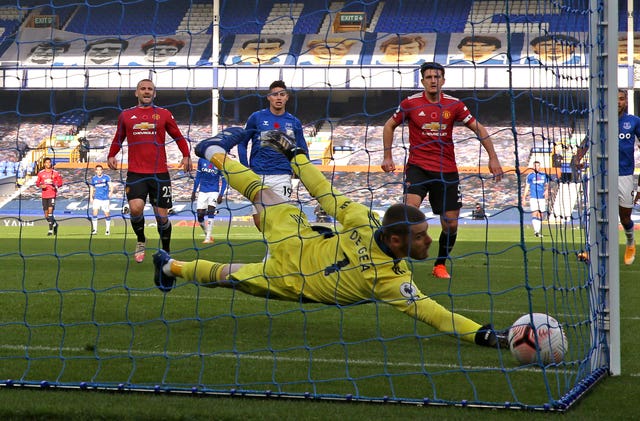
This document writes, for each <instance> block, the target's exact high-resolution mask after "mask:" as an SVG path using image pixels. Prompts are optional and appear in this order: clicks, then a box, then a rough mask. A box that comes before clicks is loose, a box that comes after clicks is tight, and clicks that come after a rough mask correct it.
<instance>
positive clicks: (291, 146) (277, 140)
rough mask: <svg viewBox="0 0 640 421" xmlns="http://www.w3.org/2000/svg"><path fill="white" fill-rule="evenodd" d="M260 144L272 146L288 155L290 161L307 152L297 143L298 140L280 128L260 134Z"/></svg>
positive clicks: (266, 146)
mask: <svg viewBox="0 0 640 421" xmlns="http://www.w3.org/2000/svg"><path fill="white" fill-rule="evenodd" d="M260 146H262V147H265V148H271V149H273V150H275V151H276V152H280V153H281V154H283V155H284V156H286V157H287V159H288V160H289V161H291V160H292V159H293V157H294V156H296V155H298V154H300V153H306V151H305V150H304V149H302V148H299V147H298V145H297V144H296V140H295V139H293V138H292V137H290V136H288V135H287V134H286V133H283V132H281V131H280V130H267V131H266V132H262V133H261V134H260Z"/></svg>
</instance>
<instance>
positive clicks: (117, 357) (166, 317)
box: [0, 221, 640, 413]
mask: <svg viewBox="0 0 640 421" xmlns="http://www.w3.org/2000/svg"><path fill="white" fill-rule="evenodd" d="M101 224H102V222H101ZM102 229H103V226H102V225H101V230H102ZM3 231H4V232H3V234H4V235H3V237H4V240H3V241H2V242H1V244H0V261H1V262H2V267H3V270H4V281H3V282H2V286H0V296H1V297H2V302H3V304H2V306H1V308H0V335H1V336H0V337H1V338H2V339H1V340H0V379H14V380H21V381H27V382H29V381H33V382H36V383H37V382H39V381H40V380H42V379H47V380H49V381H51V382H56V383H59V384H77V383H79V382H87V383H89V384H93V383H97V384H111V385H117V384H120V383H125V384H136V385H143V386H148V387H153V386H154V385H166V386H167V387H173V388H178V389H179V388H186V389H189V388H191V386H194V385H195V386H199V387H204V388H212V389H214V390H230V389H234V388H236V389H240V388H244V389H247V390H256V391H265V390H270V391H273V392H282V393H287V394H294V395H296V394H304V393H305V392H310V393H312V394H336V395H349V394H350V395H354V396H363V397H375V396H389V397H405V398H415V399H422V398H423V397H429V398H430V399H432V400H434V399H435V400H443V401H450V400H451V401H458V400H468V401H472V402H473V401H478V402H481V401H486V402H505V401H510V402H516V401H518V402H522V403H525V404H536V403H539V402H546V401H548V400H549V399H557V398H559V397H560V396H561V395H562V393H563V392H564V391H565V388H566V387H567V386H568V385H570V384H572V382H573V381H574V380H575V376H576V370H577V369H578V365H579V362H580V361H579V358H580V357H581V356H582V355H583V354H584V353H585V349H584V347H585V346H586V344H585V342H584V341H585V338H583V337H580V335H581V334H582V333H583V332H584V331H583V330H582V329H580V328H579V327H577V328H576V329H574V330H571V329H569V330H568V331H567V334H568V336H569V342H570V344H569V349H570V351H569V355H568V360H569V361H572V363H571V364H568V365H566V366H563V367H561V368H559V369H553V370H550V371H548V372H547V373H546V374H547V376H546V377H545V376H543V374H542V371H541V370H540V369H537V368H530V369H521V368H519V367H518V365H517V363H516V362H515V360H514V359H513V357H512V356H511V354H510V353H509V352H508V351H496V350H492V349H486V348H481V347H477V346H474V345H470V344H466V343H460V342H459V341H457V340H456V339H455V338H451V337H449V336H446V335H442V334H440V333H438V332H436V331H435V330H434V329H432V328H430V327H429V326H425V325H422V324H417V323H414V322H413V321H412V320H411V319H410V318H408V317H406V316H404V315H402V314H400V313H398V312H397V311H395V310H393V309H392V308H391V307H390V306H387V305H384V304H382V303H379V304H367V305H359V306H348V307H342V308H339V307H334V306H325V305H318V304H302V303H296V302H281V301H273V300H269V301H267V300H264V299H262V298H257V297H250V296H247V295H244V294H242V293H234V291H230V290H222V289H209V288H203V287H197V286H195V285H193V284H190V283H184V282H182V283H179V285H178V287H177V288H176V289H175V290H174V291H172V292H170V293H169V294H166V295H165V294H162V293H161V292H159V291H158V290H157V289H155V287H154V285H153V281H152V277H153V265H152V262H151V254H152V252H153V250H154V249H155V247H157V244H158V238H157V233H156V231H155V228H153V227H148V228H147V235H148V237H149V239H148V246H149V250H148V254H147V259H146V260H145V262H144V263H142V264H136V263H135V262H134V261H133V258H132V251H133V247H134V244H135V237H133V236H132V233H131V231H130V228H125V226H124V225H123V224H122V223H121V221H116V223H115V224H114V227H113V229H112V232H111V236H109V237H106V236H104V235H101V234H100V235H97V236H93V237H90V236H89V235H88V230H87V228H86V226H77V225H70V224H68V225H67V224H64V223H63V224H62V225H61V229H60V235H59V236H58V237H57V238H51V237H46V228H45V227H44V226H40V227H38V226H35V227H28V229H27V228H25V227H22V228H21V227H4V228H3ZM101 232H102V231H101ZM200 234H201V233H200V230H199V228H198V229H196V230H194V229H193V228H190V227H189V228H188V227H179V226H174V231H173V242H172V250H173V255H174V257H176V258H178V259H181V260H190V259H193V258H205V259H208V260H215V261H222V262H227V261H230V260H232V261H234V262H255V261H259V260H260V259H262V257H263V256H264V245H263V243H262V241H261V240H260V235H259V233H258V232H257V231H256V230H255V228H253V227H249V226H246V227H236V226H233V227H228V226H227V225H226V224H222V223H221V224H218V226H216V228H215V230H214V234H215V238H216V243H215V244H213V245H203V244H202V243H201V242H202V238H201V236H200ZM430 234H431V235H432V236H433V237H434V238H436V239H437V235H438V229H437V227H436V228H435V229H434V228H431V230H430ZM522 238H524V242H521V241H520V239H521V234H520V231H519V229H518V228H517V227H502V226H499V227H491V228H490V230H489V231H486V230H485V229H484V228H482V227H479V226H474V227H471V226H468V227H461V230H460V233H459V237H458V243H457V244H456V248H455V250H454V256H455V259H454V261H453V266H452V274H453V276H454V278H453V281H452V282H448V281H443V280H437V279H435V278H433V277H432V276H431V275H430V270H431V267H432V261H427V262H419V263H416V264H415V265H414V266H415V267H414V271H415V273H416V277H415V280H416V283H417V285H418V287H419V288H420V289H421V290H423V291H424V292H426V293H428V294H430V295H431V296H432V297H433V298H434V299H436V300H437V301H438V302H440V303H441V304H443V305H445V306H446V307H448V308H452V309H454V310H455V311H457V312H459V313H461V314H464V315H467V316H469V317H471V318H472V319H474V320H477V321H478V322H480V323H486V322H492V323H494V325H495V326H496V327H498V328H504V327H507V326H508V325H510V324H511V323H512V322H513V321H514V320H515V319H516V318H517V317H519V316H520V315H521V314H524V313H526V312H528V311H529V305H531V306H532V307H531V308H532V309H533V310H534V311H540V312H548V313H550V314H552V315H554V316H555V314H553V313H554V311H558V312H560V311H561V312H563V313H567V314H568V313H573V314H575V320H581V319H583V318H584V312H585V311H586V308H587V307H586V303H584V302H581V300H584V299H585V297H586V294H585V293H584V292H582V291H580V285H579V280H580V278H581V277H583V276H584V271H585V270H586V265H584V263H581V262H579V261H577V259H576V258H575V253H574V252H573V250H572V249H571V248H568V249H567V248H566V247H554V244H553V242H552V241H551V239H550V238H549V239H548V238H545V240H544V241H543V242H540V240H539V239H535V237H533V236H532V235H531V233H530V232H527V231H525V233H524V236H523V237H522ZM514 240H515V241H514ZM431 252H432V255H433V254H434V253H435V244H434V246H432V250H431ZM554 268H555V269H554ZM634 273H635V274H636V275H637V271H636V270H635V269H634V267H633V266H631V267H623V268H621V278H622V279H621V283H622V288H623V289H624V288H625V285H627V288H630V286H631V285H630V283H631V278H632V277H633V274H634ZM525 279H527V280H528V283H527V284H525V282H524V280H525ZM633 289H635V290H636V291H634V292H630V293H628V294H627V291H626V290H625V292H624V294H623V303H622V304H623V309H624V308H625V307H624V306H625V305H628V306H630V307H631V308H633V311H634V312H635V313H633V314H632V315H628V314H627V315H625V313H623V323H622V327H623V328H624V326H625V325H628V324H629V323H631V321H632V320H634V318H635V320H637V317H638V311H637V310H636V309H637V308H638V306H634V305H633V301H632V302H628V300H631V299H635V300H636V301H635V302H636V303H637V302H638V300H640V298H638V292H637V288H633ZM625 316H626V317H625ZM623 332H624V330H623ZM627 341H632V343H633V344H636V345H637V340H636V339H629V338H626V337H625V335H624V333H623V343H627ZM25 345H26V347H25ZM623 349H624V348H623ZM624 363H626V364H625V366H623V367H624V370H625V371H630V372H631V373H636V377H635V378H634V377H631V379H637V373H638V372H639V371H640V370H638V364H637V363H636V362H635V361H631V360H630V359H626V360H623V364H624ZM425 372H427V373H428V375H425V374H424V373H425ZM612 380H613V379H612ZM609 381H611V380H609ZM604 383H605V384H606V382H604ZM599 387H601V386H598V387H597V388H596V390H597V389H598V388H599ZM11 393H15V392H13V391H12V392H11ZM74 393H78V394H81V393H82V392H74ZM594 394H596V395H597V394H598V392H597V391H596V392H595V393H594ZM105 399H108V398H105ZM146 399H147V398H140V401H141V402H143V401H145V400H146ZM257 405H260V404H259V403H258V404H257ZM0 413H1V412H0Z"/></svg>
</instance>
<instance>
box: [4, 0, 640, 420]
mask: <svg viewBox="0 0 640 421" xmlns="http://www.w3.org/2000/svg"><path fill="white" fill-rule="evenodd" d="M5 3H6V2H5ZM608 3H617V2H608ZM617 19H618V10H617V5H614V6H611V5H608V4H607V2H604V1H595V0H594V1H587V0H573V1H569V0H566V1H551V0H547V1H543V0H539V1H524V0H523V1H518V0H509V1H504V2H502V1H481V0H475V1H472V0H451V1H448V2H433V1H426V0H413V1H348V2H339V1H324V0H313V1H297V2H296V1H288V0H282V1H280V2H278V1H275V0H268V1H262V0H261V1H257V0H233V1H226V0H222V1H218V0H215V1H213V3H212V2H211V1H200V0H183V1H182V0H181V1H170V2H168V1H161V0H156V1H154V0H144V1H138V2H133V1H126V0H122V1H120V2H113V1H102V0H92V1H88V2H81V3H79V2H71V1H68V2H67V1H61V2H51V3H46V4H41V3H38V2H23V1H20V2H17V3H16V4H11V5H7V6H0V27H2V29H3V32H2V35H1V36H2V38H1V39H0V63H1V65H0V84H1V85H2V86H1V87H2V91H3V96H4V97H5V98H6V100H4V101H3V102H4V104H3V105H2V109H1V111H0V112H1V114H2V119H1V120H2V122H1V123H0V188H1V189H2V190H1V191H0V194H1V195H2V196H0V199H1V200H2V202H1V203H0V219H1V220H2V224H3V230H4V231H5V233H6V234H3V237H5V239H4V240H3V241H2V244H1V245H0V262H2V267H3V268H4V270H5V271H6V272H8V273H6V276H5V277H4V280H3V282H2V284H1V286H0V296H2V301H3V305H2V310H0V338H1V339H0V361H2V363H1V364H0V384H2V385H4V386H17V385H19V386H33V387H65V388H80V389H84V388H92V389H104V390H132V391H133V390H139V391H163V392H164V391H166V392H170V391H175V392H188V393H194V394H220V395H229V396H262V397H292V398H305V399H317V400H322V399H326V400H352V401H369V402H380V403H383V402H396V403H398V402H402V403H413V404H447V405H463V406H491V407H502V408H506V407H508V408H514V407H516V408H528V409H543V410H560V411H562V410H566V409H568V408H569V407H570V406H571V405H572V404H573V403H574V402H575V401H576V400H577V399H578V398H580V397H581V396H582V395H583V394H584V393H585V392H586V391H587V390H589V388H590V387H591V386H592V385H593V384H595V383H597V381H598V380H600V379H601V378H603V377H604V376H606V375H607V374H611V373H613V374H618V373H619V372H620V362H619V361H620V360H619V332H618V329H619V322H618V291H617V279H618V265H619V261H621V258H622V257H621V255H620V251H619V249H620V248H619V243H618V225H617V221H618V215H617V206H607V204H608V203H615V200H617V199H616V195H615V192H616V191H617V177H615V176H614V175H613V174H612V173H610V171H609V169H610V168H617V150H615V149H613V150H610V149H608V148H611V146H610V145H608V144H607V142H606V139H607V138H615V137H617V124H616V121H617V110H616V101H617V99H616V98H617V90H616V89H614V88H615V87H616V85H617V86H619V87H621V88H625V89H631V90H632V89H633V85H634V84H635V83H637V82H635V81H634V63H633V57H629V58H627V57H626V56H627V54H626V53H627V39H628V36H627V31H628V30H629V28H627V22H626V21H621V22H620V23H619V28H616V27H617V26H618V25H617V24H616V25H614V24H613V23H614V22H615V21H617ZM601 22H609V25H600V23H601ZM632 29H633V28H631V30H632ZM618 31H620V32H618ZM631 39H633V37H631ZM619 40H620V42H619ZM619 46H620V47H619ZM618 48H620V51H619V56H616V55H615V54H609V53H608V52H611V51H616V49H618ZM631 51H633V50H632V49H631ZM623 56H624V57H623ZM618 59H619V60H620V62H618ZM424 62H438V63H441V64H442V65H443V66H444V68H445V85H444V87H443V89H444V91H445V92H446V94H447V95H451V96H452V97H455V98H459V99H460V100H462V101H463V102H464V103H465V105H466V107H467V108H468V109H469V111H470V112H471V114H472V115H473V116H474V117H475V118H476V119H477V120H478V121H479V122H480V123H482V124H483V125H484V126H485V127H486V128H487V130H488V132H489V135H490V137H491V139H492V141H493V144H494V146H495V150H496V153H497V155H498V158H499V160H500V162H501V165H502V169H503V170H504V177H503V180H501V181H498V180H496V179H495V178H494V177H493V175H492V174H491V173H490V171H489V169H488V165H489V157H488V154H487V152H486V150H485V149H484V148H483V147H482V146H481V144H480V142H479V141H478V138H477V136H476V134H475V133H474V132H473V131H471V130H469V129H467V128H466V127H464V125H456V126H455V127H454V128H453V142H454V145H455V153H456V160H457V165H458V168H459V172H460V173H459V175H460V192H461V198H462V199H461V200H462V209H461V211H460V217H459V218H458V234H457V241H456V243H455V247H453V249H452V250H451V252H450V254H449V255H448V256H447V259H446V266H447V268H448V270H449V273H450V274H451V279H450V280H445V279H438V278H434V277H433V276H432V268H433V263H434V260H435V258H436V256H437V255H438V244H439V242H440V241H442V239H443V237H442V236H441V234H440V233H441V223H440V222H441V221H440V217H439V216H438V215H436V214H434V212H433V209H432V208H431V206H430V203H429V200H428V199H429V198H426V199H425V201H424V202H423V203H422V210H423V211H424V212H425V214H426V215H427V218H428V221H429V226H430V227H429V233H430V235H431V237H432V238H433V240H434V241H433V244H432V246H431V252H430V257H429V258H428V259H427V260H426V261H410V262H409V265H410V267H411V269H412V271H413V283H414V284H415V286H417V287H418V288H419V289H420V290H421V291H422V292H423V293H425V294H426V295H428V296H430V297H431V298H433V299H434V300H435V301H437V302H438V303H440V304H442V305H443V306H444V307H446V308H447V309H450V310H452V311H454V312H456V313H460V314H463V315H465V316H467V317H469V318H471V319H473V320H477V321H478V322H479V323H481V324H485V323H491V324H492V325H493V326H494V327H495V329H497V330H503V329H507V328H508V327H510V326H511V324H512V323H513V322H514V321H515V320H516V319H518V318H520V316H522V315H524V314H530V313H545V314H548V315H550V316H552V317H553V318H555V319H556V320H558V322H559V323H560V325H561V326H562V328H563V330H564V332H565V334H566V339H567V343H566V347H567V351H566V353H565V355H564V358H563V359H562V361H559V362H553V363H545V362H543V361H541V360H540V359H536V360H535V361H533V362H532V363H530V364H525V365H522V364H520V363H518V361H516V359H515V358H514V357H513V355H512V354H511V352H510V350H509V349H508V348H504V347H502V348H498V349H493V348H483V347H478V346H475V345H473V344H470V343H468V342H465V341H463V340H462V339H461V338H460V337H456V336H455V335H454V336H452V335H448V334H446V333H443V332H439V331H437V330H435V329H433V328H432V327H430V326H427V325H425V324H423V323H421V322H419V321H417V320H415V319H413V318H411V317H409V318H408V317H407V316H406V315H403V314H401V313H400V312H397V311H396V310H395V309H394V308H393V306H390V305H389V304H388V303H385V302H382V301H375V300H373V302H368V303H366V304H365V303H364V302H363V303H358V304H363V305H326V304H317V303H308V302H305V300H303V299H300V300H298V301H295V302H286V301H279V300H274V299H270V298H263V297H254V296H250V295H246V294H243V293H242V292H240V291H239V290H233V289H231V290H229V289H222V288H205V287H203V286H199V285H197V284H195V283H193V282H185V281H183V280H178V283H177V285H176V287H175V289H174V290H173V291H171V292H170V293H167V294H164V293H162V292H161V291H159V290H158V289H157V288H156V287H155V286H154V284H153V275H154V268H153V264H152V262H151V260H152V259H151V253H152V252H153V251H155V250H156V249H159V248H160V247H161V241H160V239H159V236H158V232H157V227H156V225H155V218H154V215H153V209H152V208H151V206H150V205H149V203H147V206H146V208H145V216H146V219H145V220H146V232H147V236H148V240H147V247H148V250H147V254H148V256H147V259H146V260H145V261H144V262H143V263H142V264H137V263H135V260H134V249H135V245H136V236H135V234H134V233H133V231H132V228H131V223H130V222H131V221H130V216H129V215H127V214H126V212H123V211H122V209H123V205H124V204H125V203H126V197H125V194H126V193H125V188H124V183H125V180H126V177H127V170H126V165H124V164H126V163H127V159H128V157H129V152H128V145H127V143H125V145H124V148H123V150H122V152H121V153H120V154H119V155H118V161H119V168H118V170H111V169H109V168H108V167H107V153H108V150H109V146H110V144H111V141H112V139H113V137H114V134H115V130H116V126H117V118H118V115H119V114H120V113H121V112H122V111H123V110H124V109H126V108H129V107H133V106H135V105H136V98H135V96H134V91H135V88H136V84H137V83H138V81H140V80H142V79H146V78H148V79H151V80H153V82H154V83H155V85H156V88H157V96H156V99H155V103H156V104H157V105H158V106H161V107H164V108H167V109H168V110H169V111H170V112H171V113H172V114H173V115H174V117H175V119H176V122H177V123H178V126H179V128H180V130H181V132H182V133H183V134H184V135H185V137H187V138H188V139H189V142H190V146H191V149H193V148H194V147H195V145H196V144H197V142H198V141H200V140H202V139H205V138H207V137H210V136H211V135H212V134H215V133H217V132H218V130H220V129H221V128H225V127H229V126H243V125H244V124H245V123H246V120H247V118H248V117H249V115H250V114H251V113H253V112H254V111H257V110H259V109H263V108H268V106H269V103H268V101H267V98H266V94H267V93H268V90H269V85H270V84H271V83H272V82H273V81H276V80H282V81H284V82H285V84H286V86H287V88H288V90H289V100H288V103H287V105H286V108H287V111H288V112H290V113H291V114H293V115H294V116H296V117H297V118H298V119H300V121H301V122H302V125H303V131H304V136H305V138H306V141H307V144H308V147H309V157H310V159H311V161H312V162H313V164H314V165H316V166H317V167H318V168H319V169H320V170H321V171H322V172H323V174H324V175H325V176H326V177H327V178H328V179H329V180H330V182H331V183H332V185H333V186H334V188H336V189H337V190H339V191H340V192H342V193H344V194H345V195H346V196H348V197H349V198H351V199H352V200H354V201H357V202H359V203H362V204H363V205H365V206H367V207H369V208H370V209H371V211H372V212H374V213H377V214H380V215H381V214H382V213H383V212H384V210H385V209H386V208H387V207H388V206H389V205H391V204H393V203H396V202H398V201H402V198H403V186H404V185H405V183H404V171H403V170H404V165H405V163H406V161H407V159H408V157H409V155H410V154H411V153H412V150H411V147H410V144H409V135H410V128H409V127H408V125H404V124H403V125H400V126H399V127H398V128H397V129H396V130H395V133H394V142H393V149H392V154H393V158H394V162H395V164H396V166H397V170H396V171H395V172H391V173H385V172H383V171H382V169H381V164H382V162H383V157H384V147H383V142H382V139H383V126H384V124H385V122H386V121H387V120H388V119H389V118H390V117H391V116H392V115H393V113H394V111H395V110H396V108H397V107H398V105H399V103H400V101H402V100H403V99H404V98H406V97H408V96H410V95H413V94H416V93H420V92H421V91H423V90H424V86H423V85H422V83H421V80H420V79H421V77H420V73H419V68H420V65H421V64H422V63H424ZM629 103H630V106H631V107H633V96H631V97H630V99H629ZM421 129H422V130H438V128H435V129H434V128H432V127H422V128H421ZM167 140H168V142H167V153H168V163H169V167H170V174H171V182H172V194H173V201H174V203H173V205H174V206H173V210H172V213H171V215H170V220H171V222H172V227H173V232H172V253H173V256H174V257H175V258H177V259H179V260H185V261H190V260H193V259H206V260H213V261H218V262H223V263H249V262H260V261H261V260H262V259H263V258H264V257H265V253H266V252H267V244H266V243H265V240H264V236H263V235H262V234H261V233H260V232H259V231H258V230H257V229H256V228H255V227H254V225H253V220H252V213H253V210H252V207H251V204H250V203H249V202H248V201H247V200H246V199H244V198H243V197H242V196H241V195H240V193H238V192H237V191H235V190H233V189H229V190H228V191H227V192H226V193H225V194H224V200H223V202H222V203H221V204H220V205H219V206H218V209H217V211H218V213H217V214H216V215H215V217H214V216H213V215H211V219H212V221H213V224H214V231H213V236H214V238H215V243H213V244H203V242H202V240H203V239H204V237H202V230H201V228H200V226H199V223H198V216H197V212H196V205H195V202H192V201H191V200H192V199H191V193H192V191H193V183H194V173H187V172H184V171H183V170H182V169H180V167H179V165H178V164H179V162H180V159H181V154H180V151H179V149H178V147H177V145H176V144H175V142H173V141H172V140H171V139H170V138H168V139H167ZM611 143H613V142H611ZM614 147H615V145H614ZM584 151H586V152H587V153H586V154H585V156H584V157H583V158H582V159H580V160H578V159H577V158H576V156H577V155H579V154H580V153H582V152H584ZM238 153H239V152H238V151H237V150H236V149H234V150H233V151H232V154H234V156H237V154H238ZM47 157H48V158H51V159H52V160H53V164H54V168H55V169H56V170H57V171H58V172H59V173H60V174H61V176H62V179H63V180H64V183H63V186H62V187H61V188H60V189H59V191H58V197H57V198H56V206H55V211H54V216H55V218H56V221H57V223H58V224H59V226H58V231H57V232H56V233H54V234H53V235H49V236H48V235H47V232H48V228H47V224H48V221H47V219H45V217H44V216H43V208H42V206H43V205H42V191H41V189H40V188H39V187H38V186H36V184H35V180H36V175H37V173H38V171H39V170H41V169H42V168H43V165H44V159H45V158H47ZM192 157H193V159H194V162H196V161H197V158H196V157H195V154H192ZM535 162H538V163H539V167H540V172H541V173H544V174H547V175H548V177H549V184H548V196H547V211H545V212H542V214H540V215H538V214H536V213H535V212H533V210H532V209H531V207H530V201H529V199H530V198H529V195H528V194H527V195H525V190H526V186H527V182H528V181H527V180H528V179H529V175H530V174H532V173H533V171H534V170H533V168H534V166H535V164H534V163H535ZM99 164H100V165H102V166H103V167H104V169H105V173H106V174H107V175H109V176H110V177H111V182H112V187H113V189H114V193H113V194H112V196H111V198H110V204H109V208H108V211H109V216H108V217H107V216H105V213H104V212H103V211H100V212H99V213H98V215H97V216H94V214H93V209H92V203H90V202H89V191H90V190H89V186H90V184H91V183H92V177H93V176H94V174H95V168H96V165H99ZM613 173H616V171H613ZM291 200H292V201H293V202H294V203H296V204H297V205H298V206H299V207H300V209H301V210H302V211H304V212H305V213H306V215H307V216H308V218H309V220H311V221H316V222H314V223H317V224H320V225H324V226H325V227H327V228H329V229H330V230H339V229H340V224H339V223H338V222H336V221H335V220H334V219H333V218H332V215H327V214H325V213H324V212H322V211H321V210H320V209H319V208H318V202H317V201H316V200H315V199H314V198H313V197H312V196H311V195H310V194H309V192H308V190H307V189H306V188H305V186H304V185H303V184H302V183H299V182H298V181H297V180H293V192H292V195H291ZM478 211H479V212H478ZM107 220H108V221H109V224H110V225H109V227H110V229H109V234H110V235H108V236H106V235H104V233H105V231H104V230H105V224H106V222H107ZM96 222H97V225H93V224H94V223H96ZM95 227H97V230H96V231H97V232H96V233H95V234H91V231H92V230H94V229H95ZM444 237H446V236H444ZM291 259H292V260H296V259H298V257H297V256H291Z"/></svg>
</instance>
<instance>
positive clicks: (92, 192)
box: [89, 184, 96, 203]
mask: <svg viewBox="0 0 640 421" xmlns="http://www.w3.org/2000/svg"><path fill="white" fill-rule="evenodd" d="M95 195H96V188H95V187H94V186H93V184H89V203H91V202H93V198H94V196H95Z"/></svg>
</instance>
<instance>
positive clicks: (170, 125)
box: [165, 111, 191, 157]
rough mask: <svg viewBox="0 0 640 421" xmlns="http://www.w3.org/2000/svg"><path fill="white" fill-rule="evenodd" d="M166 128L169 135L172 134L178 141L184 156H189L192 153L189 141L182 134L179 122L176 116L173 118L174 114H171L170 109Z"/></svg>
mask: <svg viewBox="0 0 640 421" xmlns="http://www.w3.org/2000/svg"><path fill="white" fill-rule="evenodd" d="M165 128H166V130H167V133H169V136H171V138H172V139H173V140H175V141H176V144H177V145H178V148H179V149H180V152H182V156H183V157H187V156H189V155H190V153H191V152H190V151H189V142H187V139H185V137H184V136H183V135H182V132H181V131H180V128H179V127H178V123H176V120H175V118H173V114H171V113H170V112H169V111H167V122H166V124H165Z"/></svg>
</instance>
